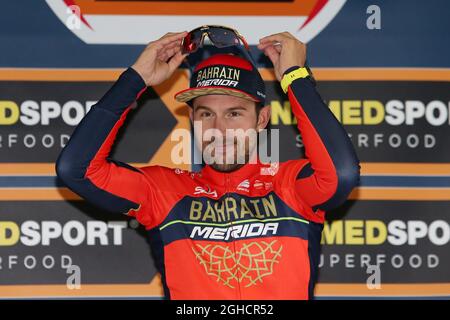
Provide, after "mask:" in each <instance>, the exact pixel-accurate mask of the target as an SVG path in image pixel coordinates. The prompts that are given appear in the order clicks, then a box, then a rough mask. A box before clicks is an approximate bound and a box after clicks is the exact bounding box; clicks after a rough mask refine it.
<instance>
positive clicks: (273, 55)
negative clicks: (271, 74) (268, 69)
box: [264, 46, 280, 65]
mask: <svg viewBox="0 0 450 320" xmlns="http://www.w3.org/2000/svg"><path fill="white" fill-rule="evenodd" d="M264 54H265V55H266V56H268V57H269V59H270V61H271V62H272V64H273V65H275V64H276V63H277V62H278V59H279V58H280V54H279V53H278V51H277V50H276V49H275V48H274V47H273V46H272V47H268V48H266V49H265V50H264Z"/></svg>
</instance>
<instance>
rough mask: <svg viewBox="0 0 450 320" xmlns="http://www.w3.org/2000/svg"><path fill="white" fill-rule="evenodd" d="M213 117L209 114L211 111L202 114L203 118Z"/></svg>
mask: <svg viewBox="0 0 450 320" xmlns="http://www.w3.org/2000/svg"><path fill="white" fill-rule="evenodd" d="M211 116H212V113H211V112H209V111H203V112H200V117H201V118H209V117H211Z"/></svg>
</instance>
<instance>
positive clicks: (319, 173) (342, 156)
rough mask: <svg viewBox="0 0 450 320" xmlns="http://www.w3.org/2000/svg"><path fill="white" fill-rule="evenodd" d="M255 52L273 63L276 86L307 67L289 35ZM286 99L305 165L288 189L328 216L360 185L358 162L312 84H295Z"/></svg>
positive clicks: (300, 81) (272, 38)
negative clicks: (290, 109) (291, 112)
mask: <svg viewBox="0 0 450 320" xmlns="http://www.w3.org/2000/svg"><path fill="white" fill-rule="evenodd" d="M258 48H259V49H261V50H263V51H264V53H265V54H266V55H267V56H268V57H269V58H270V60H271V61H272V63H273V65H274V71H275V75H276V77H277V79H278V81H281V80H282V78H283V76H284V75H285V74H287V73H289V72H291V71H293V70H295V69H297V68H299V67H301V66H304V65H305V60H306V45H305V44H303V43H302V42H300V41H299V40H298V39H297V38H295V37H294V36H293V35H292V34H290V33H288V32H282V33H277V34H274V35H270V36H267V37H264V38H262V39H260V44H259V45H258ZM287 94H288V98H289V101H290V103H291V108H292V111H293V113H294V115H295V117H296V118H297V123H298V125H297V126H298V129H299V131H300V133H301V136H302V140H303V144H304V147H305V156H306V160H307V163H306V165H304V166H303V167H301V170H297V171H296V170H292V173H294V174H295V175H296V176H295V177H294V179H292V181H293V184H294V185H293V186H292V187H293V188H295V191H296V192H297V194H298V195H299V197H300V198H301V199H302V201H303V202H304V203H306V204H307V205H309V206H310V207H311V208H312V209H313V210H314V211H316V210H317V209H320V210H322V211H328V210H330V209H333V208H335V207H337V206H339V205H341V204H342V203H343V202H344V201H345V200H346V199H347V197H348V195H349V194H350V192H351V191H352V189H353V188H354V187H355V186H356V185H358V184H359V178H360V165H359V160H358V158H357V156H356V152H355V150H354V148H353V145H352V143H351V141H350V139H349V137H348V135H347V133H346V131H345V129H344V127H343V126H342V125H341V124H340V122H339V121H338V120H337V119H336V117H335V116H334V115H333V113H332V112H331V111H330V109H329V108H328V107H327V105H326V104H325V103H324V102H323V100H322V98H321V97H320V95H319V93H318V92H317V91H316V88H315V86H314V85H313V83H312V81H311V80H309V79H307V78H298V79H295V80H293V81H292V82H291V84H290V85H289V86H288V88H287ZM289 181H291V180H289Z"/></svg>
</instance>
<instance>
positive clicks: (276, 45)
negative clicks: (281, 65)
mask: <svg viewBox="0 0 450 320" xmlns="http://www.w3.org/2000/svg"><path fill="white" fill-rule="evenodd" d="M270 46H273V47H276V48H277V50H278V51H279V52H280V51H281V47H282V44H281V43H279V42H266V43H260V44H258V49H260V50H262V51H264V50H265V49H266V48H267V47H270Z"/></svg>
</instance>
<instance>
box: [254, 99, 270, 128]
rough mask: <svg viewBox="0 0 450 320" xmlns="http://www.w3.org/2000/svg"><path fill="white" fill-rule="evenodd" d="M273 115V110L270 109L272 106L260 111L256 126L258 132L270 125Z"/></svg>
mask: <svg viewBox="0 0 450 320" xmlns="http://www.w3.org/2000/svg"><path fill="white" fill-rule="evenodd" d="M271 114H272V109H271V107H270V104H268V105H266V106H264V107H262V108H261V110H260V111H259V115H258V123H257V124H256V129H257V130H258V132H259V131H261V130H262V129H264V128H265V127H266V126H267V124H268V123H269V120H270V115H271Z"/></svg>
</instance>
